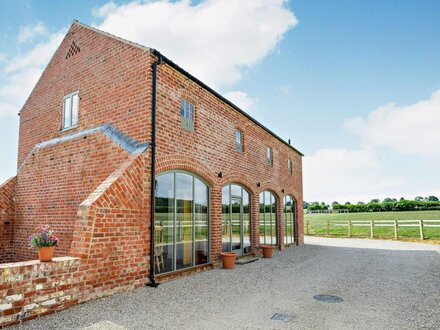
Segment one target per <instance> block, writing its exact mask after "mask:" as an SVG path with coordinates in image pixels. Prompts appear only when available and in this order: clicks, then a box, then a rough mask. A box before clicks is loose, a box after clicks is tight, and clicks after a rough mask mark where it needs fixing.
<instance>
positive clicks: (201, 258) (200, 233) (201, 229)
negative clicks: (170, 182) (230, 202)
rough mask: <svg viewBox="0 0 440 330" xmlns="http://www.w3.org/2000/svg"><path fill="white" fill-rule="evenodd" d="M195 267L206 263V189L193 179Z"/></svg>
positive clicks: (202, 184) (200, 182)
mask: <svg viewBox="0 0 440 330" xmlns="http://www.w3.org/2000/svg"><path fill="white" fill-rule="evenodd" d="M194 207H195V210H194V242H195V254H194V256H195V261H194V264H195V265H201V264H206V263H207V262H208V251H209V249H208V187H207V186H206V185H205V184H204V183H203V182H202V181H200V180H199V179H196V178H194Z"/></svg>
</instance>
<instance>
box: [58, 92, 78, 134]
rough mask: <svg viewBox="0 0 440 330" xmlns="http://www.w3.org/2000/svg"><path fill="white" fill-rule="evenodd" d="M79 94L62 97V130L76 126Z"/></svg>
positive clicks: (74, 93)
mask: <svg viewBox="0 0 440 330" xmlns="http://www.w3.org/2000/svg"><path fill="white" fill-rule="evenodd" d="M78 93H79V92H78V91H76V92H73V93H71V94H69V95H66V96H64V97H63V119H62V120H63V129H67V128H71V127H76V126H77V125H78V101H79V94H78Z"/></svg>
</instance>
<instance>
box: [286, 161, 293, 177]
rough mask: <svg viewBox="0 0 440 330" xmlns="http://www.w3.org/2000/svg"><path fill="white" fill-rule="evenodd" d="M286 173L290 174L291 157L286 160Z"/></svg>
mask: <svg viewBox="0 0 440 330" xmlns="http://www.w3.org/2000/svg"><path fill="white" fill-rule="evenodd" d="M287 173H288V174H289V175H292V160H291V159H288V160H287Z"/></svg>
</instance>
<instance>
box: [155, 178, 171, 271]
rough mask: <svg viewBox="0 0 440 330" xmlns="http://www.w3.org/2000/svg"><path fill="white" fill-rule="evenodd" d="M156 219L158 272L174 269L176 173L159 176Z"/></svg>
mask: <svg viewBox="0 0 440 330" xmlns="http://www.w3.org/2000/svg"><path fill="white" fill-rule="evenodd" d="M156 189H157V190H156V220H155V224H154V225H155V259H156V260H155V262H156V273H164V272H169V271H171V270H173V260H174V258H173V251H174V174H172V173H168V174H164V175H161V176H159V177H158V178H157V182H156Z"/></svg>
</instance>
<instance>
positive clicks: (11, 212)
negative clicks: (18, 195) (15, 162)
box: [0, 177, 17, 263]
mask: <svg viewBox="0 0 440 330" xmlns="http://www.w3.org/2000/svg"><path fill="white" fill-rule="evenodd" d="M16 183H17V178H16V177H13V178H10V179H9V180H8V181H6V182H5V183H3V184H2V185H1V186H0V263H2V262H11V261H13V260H14V254H13V253H14V245H13V239H14V217H15V187H16Z"/></svg>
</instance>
